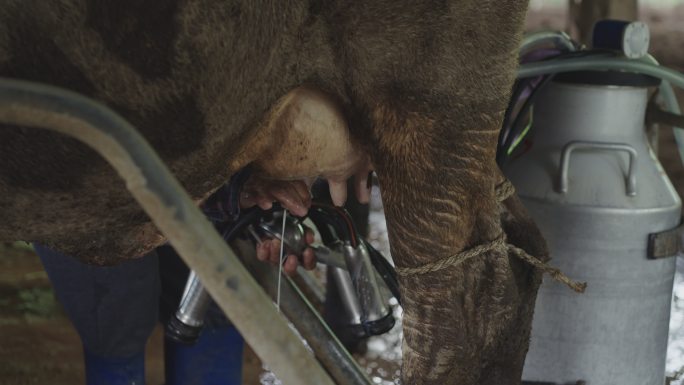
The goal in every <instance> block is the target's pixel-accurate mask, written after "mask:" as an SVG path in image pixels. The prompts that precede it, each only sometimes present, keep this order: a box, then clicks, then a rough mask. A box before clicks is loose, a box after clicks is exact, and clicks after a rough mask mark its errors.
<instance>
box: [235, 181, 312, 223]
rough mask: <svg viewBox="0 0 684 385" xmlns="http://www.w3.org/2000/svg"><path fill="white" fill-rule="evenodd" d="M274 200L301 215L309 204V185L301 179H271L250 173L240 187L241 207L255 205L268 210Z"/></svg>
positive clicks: (306, 210) (304, 213) (293, 212)
mask: <svg viewBox="0 0 684 385" xmlns="http://www.w3.org/2000/svg"><path fill="white" fill-rule="evenodd" d="M275 201H278V202H280V204H281V205H282V206H283V207H284V208H286V209H287V210H289V211H290V212H291V213H292V214H294V215H296V216H299V217H303V216H304V215H306V213H307V212H308V211H309V207H310V206H311V192H309V186H307V185H306V183H304V181H301V180H271V179H264V178H261V177H258V176H255V175H252V176H250V177H249V179H248V180H247V182H245V185H244V186H243V187H242V193H241V195H240V207H242V208H247V207H252V206H255V205H257V206H259V207H261V208H262V209H263V210H268V209H270V208H271V207H272V206H273V202H275Z"/></svg>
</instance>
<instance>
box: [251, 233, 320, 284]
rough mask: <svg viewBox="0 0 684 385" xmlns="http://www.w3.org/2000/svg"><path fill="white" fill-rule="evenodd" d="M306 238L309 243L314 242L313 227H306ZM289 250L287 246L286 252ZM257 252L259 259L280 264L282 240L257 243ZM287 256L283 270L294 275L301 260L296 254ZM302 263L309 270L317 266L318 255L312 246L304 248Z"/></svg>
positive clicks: (275, 264)
mask: <svg viewBox="0 0 684 385" xmlns="http://www.w3.org/2000/svg"><path fill="white" fill-rule="evenodd" d="M304 239H305V240H306V243H307V244H308V245H310V244H311V243H313V241H314V235H313V231H311V229H306V232H305V234H304ZM287 252H288V250H287V248H285V253H287ZM256 254H257V259H258V260H260V261H262V262H270V263H271V264H272V265H274V266H278V263H279V262H280V240H279V239H266V240H263V241H262V242H261V243H259V244H257V249H256ZM285 258H286V259H285V262H283V271H285V273H286V274H287V275H290V276H291V275H294V273H295V272H296V271H297V266H298V265H299V264H300V260H299V259H298V258H297V256H296V255H294V254H288V255H287V256H286V257H285ZM301 264H302V266H303V267H304V268H305V269H307V270H313V268H314V267H316V256H315V255H314V251H313V249H312V248H310V247H307V248H306V249H304V252H302V258H301Z"/></svg>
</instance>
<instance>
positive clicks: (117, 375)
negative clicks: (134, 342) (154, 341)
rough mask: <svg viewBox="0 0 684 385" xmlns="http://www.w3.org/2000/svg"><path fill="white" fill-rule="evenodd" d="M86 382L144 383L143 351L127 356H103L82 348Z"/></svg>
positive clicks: (97, 384) (91, 384)
mask: <svg viewBox="0 0 684 385" xmlns="http://www.w3.org/2000/svg"><path fill="white" fill-rule="evenodd" d="M83 355H84V358H85V369H86V384H88V385H145V352H141V353H139V354H136V355H134V356H131V357H128V358H103V357H98V356H96V355H94V354H92V353H89V352H88V351H87V350H85V349H84V351H83Z"/></svg>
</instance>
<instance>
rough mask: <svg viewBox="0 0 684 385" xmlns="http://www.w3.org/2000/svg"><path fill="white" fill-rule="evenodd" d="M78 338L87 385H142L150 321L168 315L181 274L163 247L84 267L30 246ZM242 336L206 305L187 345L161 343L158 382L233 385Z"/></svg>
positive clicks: (181, 267) (183, 278) (182, 281)
mask: <svg viewBox="0 0 684 385" xmlns="http://www.w3.org/2000/svg"><path fill="white" fill-rule="evenodd" d="M34 248H35V250H36V253H37V254H38V255H39V256H40V258H41V261H42V262H43V266H44V267H45V270H46V271H47V274H48V276H49V278H50V281H51V282H52V285H53V287H54V291H55V295H56V297H57V299H58V300H59V302H60V303H61V304H62V306H63V307H64V309H65V311H66V313H67V316H68V317H69V318H70V320H71V321H72V323H73V325H74V327H75V329H76V331H77V332H78V334H79V336H80V337H81V341H82V343H83V350H84V356H85V364H86V381H87V383H88V385H120V384H126V385H128V384H131V385H132V384H136V385H142V384H144V352H145V345H146V343H147V339H148V338H149V336H150V334H151V333H152V330H153V329H154V327H155V325H156V323H157V322H158V321H159V320H161V321H162V322H166V321H167V320H168V318H169V317H170V316H171V315H172V314H173V313H174V312H175V311H176V308H177V307H178V303H179V301H180V297H181V294H182V292H183V288H184V285H185V281H186V280H187V276H188V272H189V271H188V268H187V267H186V266H185V264H184V263H183V262H182V261H181V260H180V258H179V257H178V255H177V254H176V253H175V251H174V250H173V249H172V248H171V247H169V246H162V247H160V248H157V249H156V250H155V251H153V252H152V253H150V254H148V255H146V256H144V257H142V258H139V259H135V260H130V261H126V262H123V263H121V264H119V265H117V266H108V267H102V266H91V265H86V264H83V263H81V262H79V261H77V260H76V259H74V258H72V257H70V256H66V255H64V254H62V253H59V252H57V251H54V250H51V249H48V248H46V247H43V246H40V245H34ZM242 346H243V341H242V337H241V336H240V335H239V333H237V331H236V330H235V328H234V327H232V325H230V322H229V321H228V320H227V319H226V318H225V316H224V315H223V313H222V312H221V311H220V309H219V308H218V307H217V306H216V305H215V304H212V305H211V306H210V308H209V311H208V314H207V318H206V320H205V330H204V332H203V334H202V336H201V337H200V340H199V341H198V343H197V344H196V345H195V346H191V347H189V346H181V345H178V344H177V343H175V342H173V341H170V340H167V341H165V360H166V384H167V385H175V384H201V385H219V384H221V385H234V384H236V385H237V384H240V383H241V364H242Z"/></svg>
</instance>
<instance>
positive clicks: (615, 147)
mask: <svg viewBox="0 0 684 385" xmlns="http://www.w3.org/2000/svg"><path fill="white" fill-rule="evenodd" d="M575 150H603V151H622V152H626V153H627V154H628V155H629V168H628V171H627V179H626V181H625V190H626V193H627V195H628V196H636V158H637V151H636V150H635V149H634V147H632V146H630V145H629V144H625V143H610V142H590V141H580V140H577V141H572V142H568V143H567V144H566V145H565V146H563V150H562V152H561V159H560V175H559V178H558V179H559V180H558V189H559V192H560V193H561V194H565V193H567V192H568V171H569V170H570V155H572V152H573V151H575Z"/></svg>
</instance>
